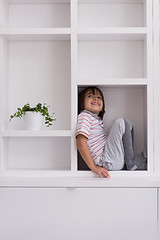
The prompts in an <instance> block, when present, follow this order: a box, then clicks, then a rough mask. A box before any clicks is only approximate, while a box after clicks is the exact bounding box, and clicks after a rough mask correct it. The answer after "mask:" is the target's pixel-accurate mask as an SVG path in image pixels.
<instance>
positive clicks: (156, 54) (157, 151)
mask: <svg viewBox="0 0 160 240" xmlns="http://www.w3.org/2000/svg"><path fill="white" fill-rule="evenodd" d="M159 11H160V1H159V0H154V1H153V80H154V83H153V84H154V105H153V106H154V108H153V111H154V129H153V130H154V159H155V164H154V169H155V175H156V176H159V173H160V161H159V159H160V147H159V146H160V138H159V133H160V126H159V123H160V110H159V104H160V95H159V89H160V14H159Z"/></svg>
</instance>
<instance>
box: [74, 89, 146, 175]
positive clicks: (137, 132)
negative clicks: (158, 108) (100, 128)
mask: <svg viewBox="0 0 160 240" xmlns="http://www.w3.org/2000/svg"><path fill="white" fill-rule="evenodd" d="M88 86H90V85H88ZM97 86H98V87H99V88H100V89H101V90H102V93H103V95H104V99H105V110H106V113H105V115H104V119H103V122H104V130H105V132H106V134H107V135H108V133H109V130H110V128H111V126H112V124H113V122H114V121H115V120H116V119H117V118H127V119H130V120H131V121H133V123H134V152H135V154H136V155H137V154H140V153H141V152H142V151H143V150H144V149H147V139H148V138H147V134H148V119H147V86H135V85H133V86H131V85H126V86H111V85H97ZM85 87H87V86H85ZM83 88H84V86H79V87H78V92H81V91H82V90H83ZM148 147H150V145H148ZM148 159H149V157H148ZM79 161H80V162H81V164H79V162H78V166H80V168H81V166H82V167H84V164H83V162H82V161H83V160H81V159H80V158H79ZM150 161H151V160H150ZM82 164H83V165H82ZM79 170H85V169H83V168H82V169H79Z"/></svg>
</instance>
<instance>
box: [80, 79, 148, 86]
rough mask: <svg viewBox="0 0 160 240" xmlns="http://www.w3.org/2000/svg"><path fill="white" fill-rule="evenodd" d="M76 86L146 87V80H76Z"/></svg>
mask: <svg viewBox="0 0 160 240" xmlns="http://www.w3.org/2000/svg"><path fill="white" fill-rule="evenodd" d="M77 82H78V85H83V86H85V85H91V84H92V85H102V86H105V85H107V86H108V85H109V86H121V85H122V86H124V85H144V86H145V85H147V83H148V80H147V78H108V79H105V78H104V79H85V78H84V79H78V80H77Z"/></svg>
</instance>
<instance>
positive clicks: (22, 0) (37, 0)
mask: <svg viewBox="0 0 160 240" xmlns="http://www.w3.org/2000/svg"><path fill="white" fill-rule="evenodd" d="M8 3H9V4H19V3H20V4H23V3H34V4H35V3H37V4H40V3H45V4H47V3H70V0H8Z"/></svg>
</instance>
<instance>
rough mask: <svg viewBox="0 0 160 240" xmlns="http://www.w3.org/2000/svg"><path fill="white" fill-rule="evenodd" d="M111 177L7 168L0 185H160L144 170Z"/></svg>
mask: <svg viewBox="0 0 160 240" xmlns="http://www.w3.org/2000/svg"><path fill="white" fill-rule="evenodd" d="M110 175H111V177H110V178H109V179H107V178H102V179H100V178H98V177H96V175H95V174H93V173H92V172H81V173H79V172H77V171H75V172H72V171H20V170H19V171H18V170H6V171H3V172H1V173H0V186H21V187H22V186H28V187H29V186H32V187H62V188H63V187H67V188H68V189H72V188H73V189H74V188H76V187H77V188H80V187H102V188H103V187H104V188H110V187H112V188H113V187H126V188H128V187H138V188H139V187H160V178H154V177H152V175H148V174H143V173H142V171H137V172H136V171H135V172H131V171H127V174H125V172H124V171H122V172H120V171H115V172H110Z"/></svg>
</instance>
